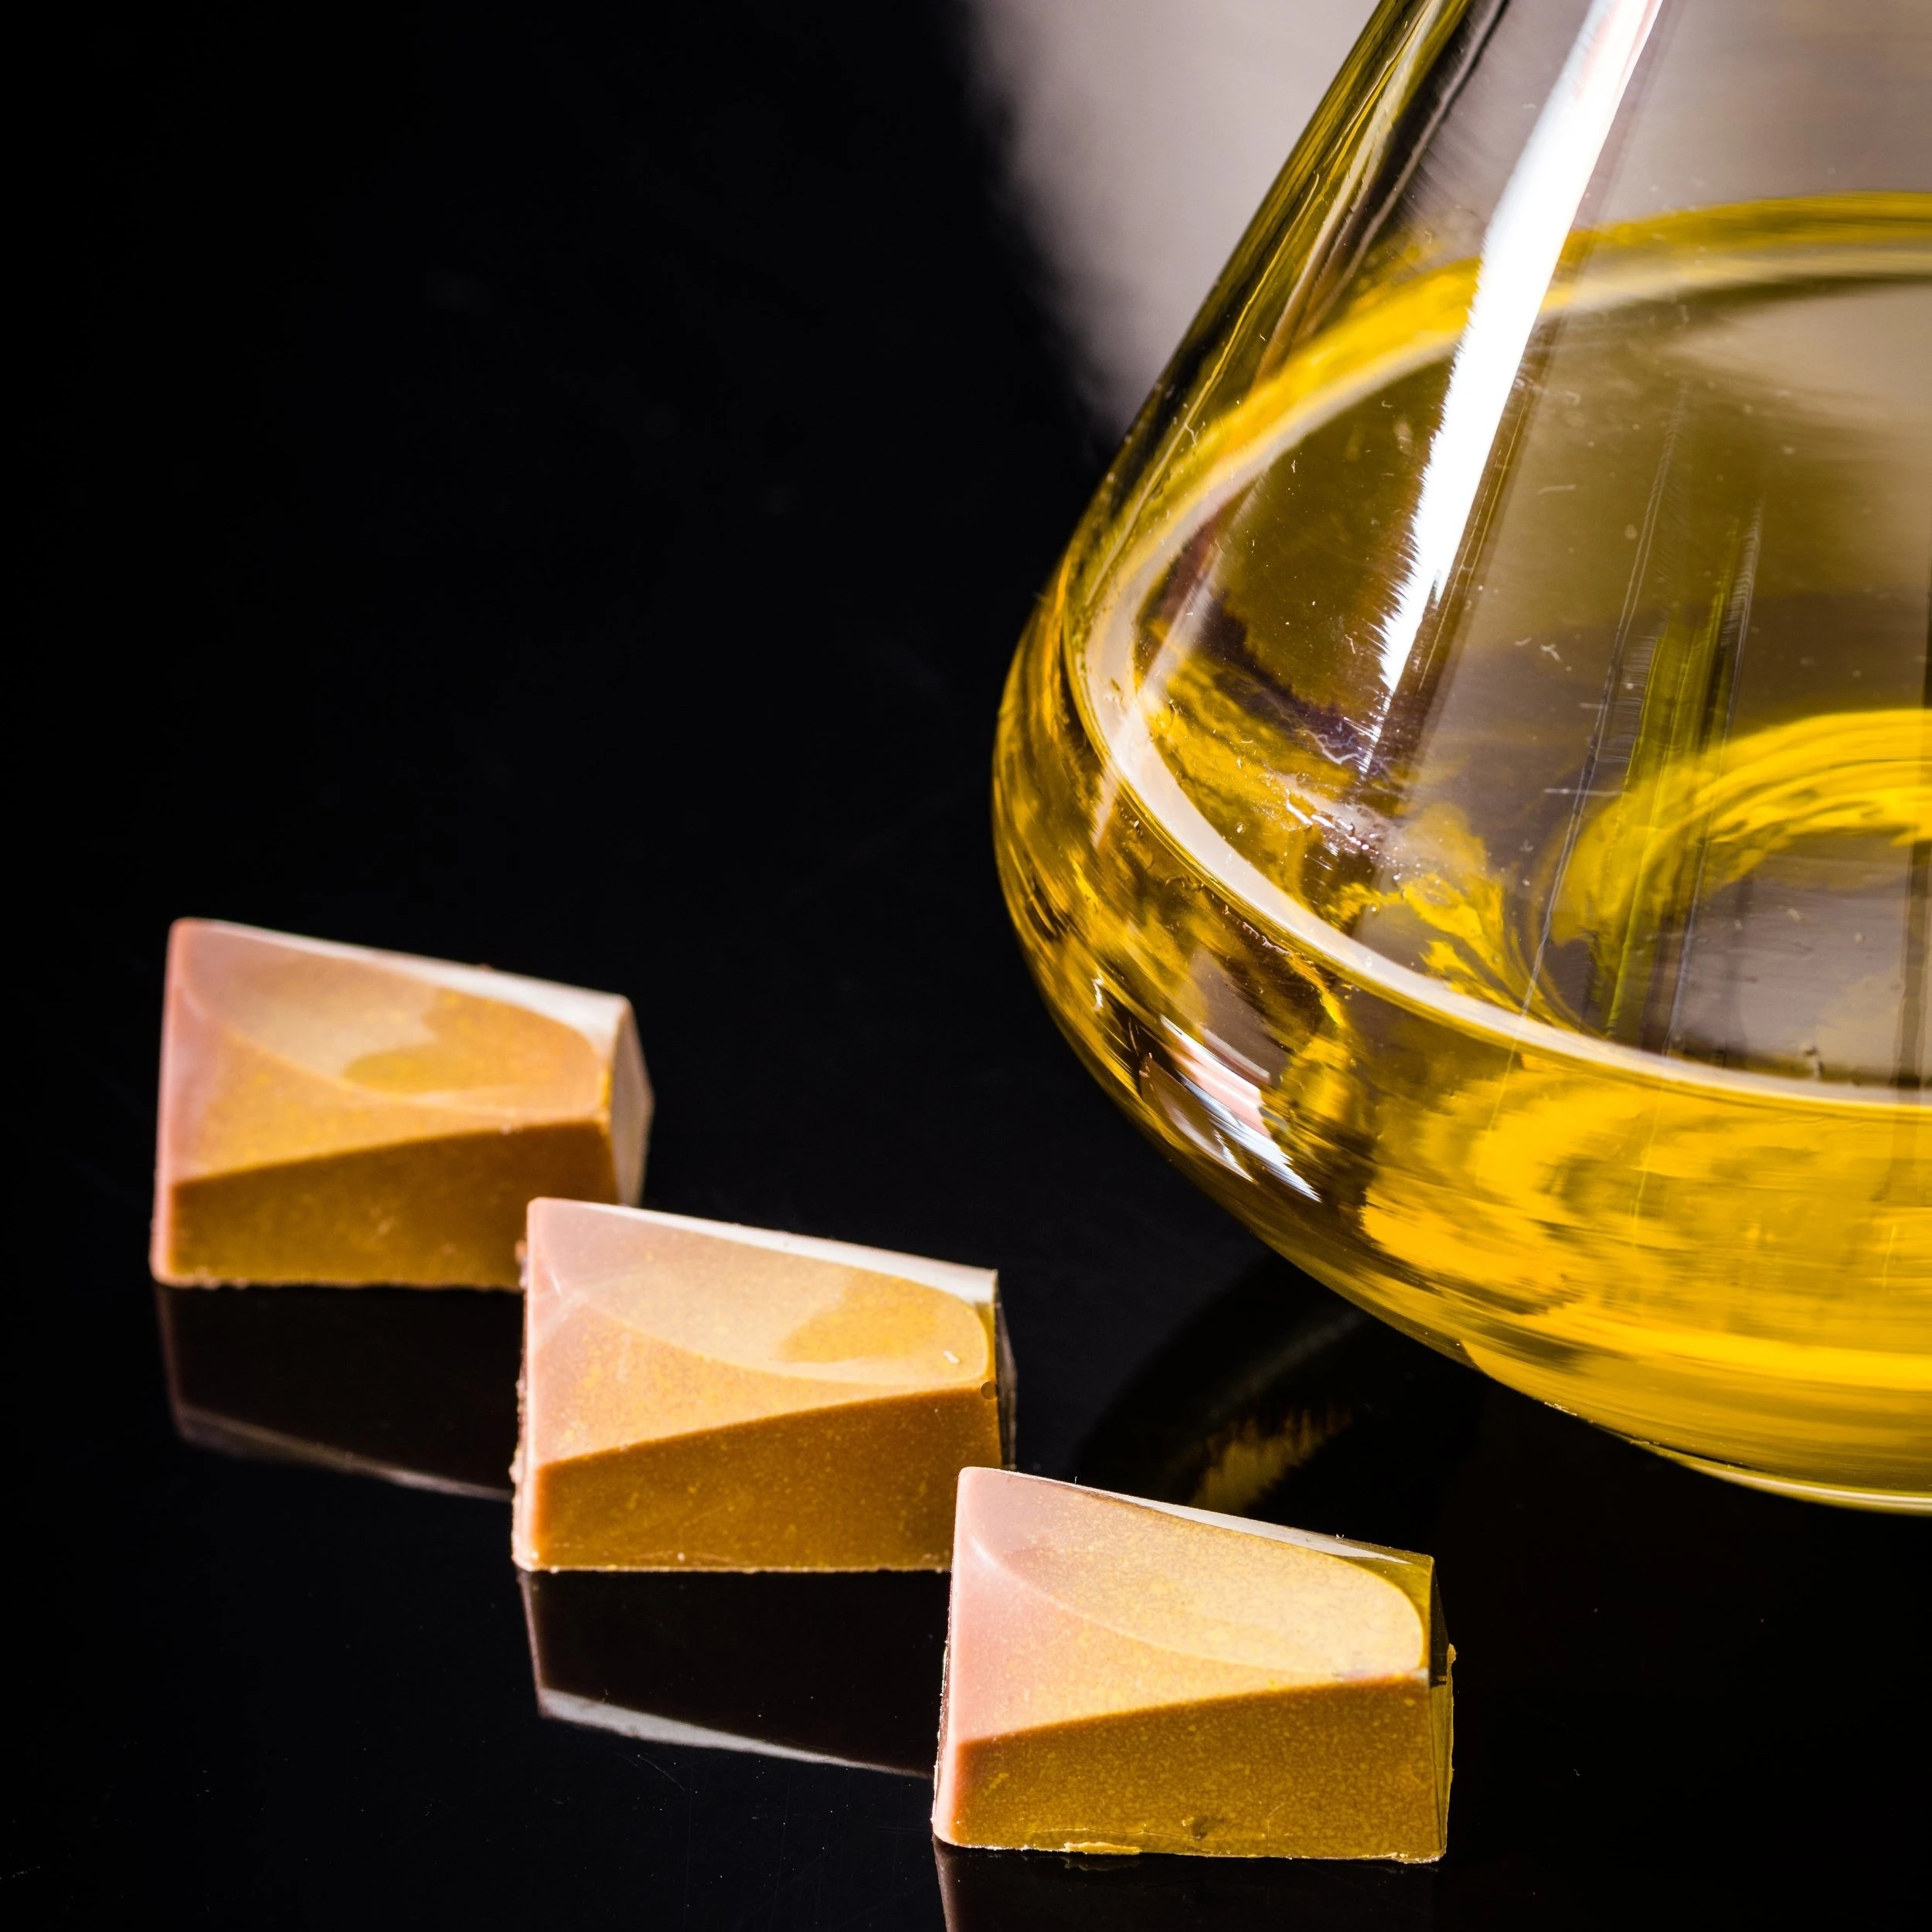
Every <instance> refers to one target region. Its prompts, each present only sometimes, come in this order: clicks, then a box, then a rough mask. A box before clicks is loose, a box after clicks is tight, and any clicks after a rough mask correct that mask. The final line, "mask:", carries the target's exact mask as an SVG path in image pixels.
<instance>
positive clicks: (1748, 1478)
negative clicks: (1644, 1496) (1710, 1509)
mask: <svg viewBox="0 0 1932 1932" xmlns="http://www.w3.org/2000/svg"><path fill="white" fill-rule="evenodd" d="M1638 1446H1639V1447H1641V1448H1645V1449H1649V1450H1651V1451H1655V1453H1656V1454H1658V1455H1660V1456H1667V1457H1668V1458H1669V1459H1670V1460H1671V1461H1672V1462H1681V1463H1682V1464H1683V1465H1684V1467H1685V1468H1686V1469H1698V1470H1701V1471H1702V1472H1703V1473H1704V1474H1705V1475H1707V1476H1716V1477H1719V1478H1722V1479H1723V1481H1726V1482H1734V1483H1736V1484H1737V1485H1739V1486H1740V1488H1745V1489H1762V1490H1765V1491H1767V1492H1769V1493H1770V1495H1774V1496H1791V1497H1794V1498H1796V1499H1797V1500H1798V1502H1824V1503H1832V1504H1834V1505H1836V1506H1837V1507H1838V1509H1870V1510H1876V1511H1877V1512H1880V1513H1881V1514H1883V1515H1894V1516H1932V1493H1928V1492H1925V1491H1923V1490H1917V1489H1868V1488H1847V1487H1845V1486H1842V1485H1838V1484H1836V1483H1825V1482H1807V1481H1805V1480H1804V1478H1802V1477H1798V1476H1777V1475H1767V1474H1766V1473H1765V1472H1764V1471H1763V1470H1760V1469H1740V1468H1739V1467H1738V1466H1737V1465H1736V1464H1735V1463H1730V1462H1713V1461H1712V1460H1711V1459H1710V1458H1709V1457H1708V1456H1693V1455H1691V1454H1688V1453H1686V1452H1685V1451H1683V1450H1682V1449H1666V1448H1665V1447H1663V1446H1662V1444H1658V1443H1655V1442H1646V1443H1642V1444H1639V1445H1638Z"/></svg>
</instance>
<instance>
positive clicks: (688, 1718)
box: [523, 1573, 946, 1777]
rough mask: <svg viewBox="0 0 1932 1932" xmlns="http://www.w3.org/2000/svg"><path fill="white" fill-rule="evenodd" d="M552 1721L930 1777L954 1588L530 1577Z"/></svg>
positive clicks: (842, 1580)
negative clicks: (948, 1596) (948, 1607)
mask: <svg viewBox="0 0 1932 1932" xmlns="http://www.w3.org/2000/svg"><path fill="white" fill-rule="evenodd" d="M523 1590H524V1604H525V1607H526V1611H527V1612H528V1614H529V1623H530V1653H531V1661H532V1665H533V1666H534V1668H535V1670H536V1689H537V1702H538V1704H539V1706H540V1707H541V1709H543V1713H544V1714H545V1715H546V1716H549V1717H556V1718H562V1719H565V1720H566V1721H567V1722H569V1723H578V1724H594V1725H597V1726H600V1727H601V1728H602V1729H604V1730H614V1731H620V1732H622V1733H624V1735H625V1736H629V1737H640V1738H647V1739H650V1740H655V1742H657V1743H664V1744H702V1745H710V1746H713V1747H718V1748H721V1749H723V1750H743V1751H757V1752H760V1753H764V1754H765V1755H767V1756H770V1757H805V1758H818V1759H823V1760H828V1761H829V1762H832V1763H835V1764H859V1765H865V1766H869V1767H872V1768H874V1769H877V1770H890V1771H905V1772H910V1773H911V1774H914V1775H916V1776H918V1777H930V1775H931V1774H932V1767H933V1750H934V1738H935V1736H936V1735H937V1731H938V1728H939V1679H940V1659H941V1658H942V1656H943V1655H944V1648H945V1631H946V1580H945V1579H944V1577H940V1576H936V1575H934V1574H931V1573H924V1574H920V1573H912V1574H902V1575H892V1574H881V1575H875V1576H816V1577H797V1576H794V1577H770V1576H767V1577H747V1576H721V1575H716V1574H713V1575H705V1576H693V1575H685V1576H665V1575H657V1576H628V1577H611V1576H583V1575H539V1576H530V1577H525V1578H524V1580H523Z"/></svg>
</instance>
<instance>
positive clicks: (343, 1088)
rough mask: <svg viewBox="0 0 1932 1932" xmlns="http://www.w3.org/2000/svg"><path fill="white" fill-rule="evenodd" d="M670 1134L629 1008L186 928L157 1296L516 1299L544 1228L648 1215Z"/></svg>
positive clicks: (277, 936)
mask: <svg viewBox="0 0 1932 1932" xmlns="http://www.w3.org/2000/svg"><path fill="white" fill-rule="evenodd" d="M650 1118H651V1092H650V1088H649V1087H648V1084H647V1083H646V1081H645V1073H644V1061H643V1059H642V1056H641V1055H640V1053H639V1052H638V1039H637V1031H636V1029H635V1027H634V1025H633V1024H632V1022H631V1008H630V1004H629V1002H628V1001H625V1000H623V999H620V998H617V997H616V996H615V995H611V994H607V993H587V992H580V990H579V989H578V988H575V987H572V986H557V985H551V984H550V983H549V982H548V981H544V980H536V979H524V978H519V976H517V975H515V974H511V973H493V972H490V971H485V970H484V969H483V968H476V967H467V966H452V965H448V964H444V962H443V961H440V960H432V959H417V958H413V957H410V956H408V955H406V954H400V953H379V952H371V951H369V950H368V949H367V948H366V947H360V946H337V945H332V944H328V943H327V942H325V941H324V940H315V939H296V938H291V937H288V936H287V935H286V934H281V933H264V932H258V931H256V930H254V929H253V928H252V927H246V926H228V925H222V924H219V923H211V922H209V921H206V920H192V919H184V920H178V921H177V922H176V923H175V929H174V933H173V936H172V939H171V940H170V941H169V944H168V994H167V1003H166V1007H165V1014H164V1017H163V1021H162V1056H161V1121H160V1134H159V1153H158V1174H157V1178H156V1185H155V1226H154V1247H153V1255H152V1260H153V1267H154V1272H155V1278H156V1279H157V1280H158V1281H170V1282H173V1283H175V1284H178V1285H180V1286H183V1287H189V1286H194V1285H197V1284H208V1283H213V1282H218V1281H236V1282H300V1283H307V1282H326V1283H332V1284H338V1285H347V1286H357V1287H359V1286H362V1285H364V1284H398V1285H403V1286H410V1287H451V1286H469V1287H512V1288H513V1287H515V1286H516V1285H517V1270H516V1243H517V1241H518V1240H519V1237H520V1236H522V1232H523V1210H524V1206H525V1204H526V1202H529V1200H530V1199H532V1197H533V1196H536V1195H539V1194H563V1195H576V1196H583V1197H584V1198H586V1199H590V1200H597V1201H617V1200H626V1201H634V1200H635V1199H637V1198H638V1189H639V1187H640V1185H641V1183H642V1179H643V1173H644V1152H645V1134H646V1132H647V1131H648V1128H649V1125H650Z"/></svg>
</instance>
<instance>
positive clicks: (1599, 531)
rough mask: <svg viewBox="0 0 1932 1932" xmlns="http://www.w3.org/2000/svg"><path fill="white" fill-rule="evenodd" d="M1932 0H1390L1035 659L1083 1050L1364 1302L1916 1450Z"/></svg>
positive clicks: (1095, 513)
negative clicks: (1779, 0)
mask: <svg viewBox="0 0 1932 1932" xmlns="http://www.w3.org/2000/svg"><path fill="white" fill-rule="evenodd" d="M1929 609H1932V6H1928V5H1927V4H1926V3H1925V0H1784V3H1783V4H1776V5H1773V4H1767V0H1535V4H1533V5H1530V4H1524V3H1523V0H1517V4H1515V5H1510V4H1507V0H1388V4H1385V5H1383V7H1382V8H1381V9H1380V10H1379V12H1377V14H1376V16H1375V17H1374V19H1372V21H1371V22H1370V23H1369V27H1368V29H1366V32H1365V34H1364V36H1363V38H1362V41H1361V42H1360V43H1359V46H1357V48H1356V49H1355V53H1353V55H1352V56H1351V58H1350V60H1349V63H1348V65H1347V66H1346V67H1345V69H1344V70H1343V72H1342V75H1341V77H1340V78H1339V79H1338V81H1337V83H1336V84H1335V88H1334V89H1333V90H1332V93H1331V94H1330V95H1329V97H1328V100H1326V102H1325V104H1324V105H1323V107H1322V108H1321V110H1320V111H1319V112H1318V114H1317V115H1316V117H1315V120H1314V121H1313V122H1312V123H1311V125H1310V127H1309V129H1308V132H1307V133H1306V134H1304V137H1303V139H1302V141H1301V145H1299V146H1298V148H1297V149H1296V151H1295V152H1294V155H1293V156H1292V157H1291V160H1290V162H1289V163H1288V165H1287V168H1286V170H1285V171H1284V173H1283V175H1282V176H1281V179H1280V181H1279V182H1277V185H1276V186H1275V188H1274V190H1273V191H1272V192H1271V194H1270V198H1269V199H1268V200H1267V202H1266V203H1265V204H1264V206H1263V208H1262V209H1261V211H1260V213H1259V214H1258V216H1257V217H1256V219H1255V221H1254V223H1253V226H1252V227H1251V228H1250V231H1249V233H1248V234H1247V237H1246V238H1245V240H1243V243H1242V244H1241V246H1240V249H1239V250H1238V251H1237V252H1236V255H1235V257H1234V258H1233V261H1232V262H1231V263H1230V265H1229V267H1228V268H1227V270H1226V271H1225V273H1224V274H1223V277H1222V279H1221V281H1220V282H1219V284H1218V285H1217V286H1216V288H1215V290H1214V291H1213V294H1212V295H1211V296H1210V298H1209V301H1208V302H1207V304H1206V308H1204V309H1203V311H1202V314H1201V315H1200V317H1199V319H1198V320H1197V321H1196V324H1195V325H1194V326H1193V328H1192V331H1191V332H1190V333H1189V335H1188V337H1187V338H1186V339H1185V342H1183V343H1182V346H1181V348H1180V349H1179V352H1177V354H1176V355H1175V359H1174V361H1173V362H1172V365H1171V366H1170V367H1169V369H1168V371H1167V372H1166V374H1165V376H1164V377H1163V379H1162V382H1161V383H1160V385H1159V386H1158V388H1157V389H1156V391H1155V394H1154V396H1152V397H1151V399H1150V400H1149V401H1148V403H1147V405H1146V406H1145V409H1144V410H1143V411H1142V413H1141V417H1140V418H1139V420H1138V422H1137V423H1136V424H1135V426H1134V429H1133V430H1132V431H1131V434H1130V435H1129V437H1128V440H1127V443H1126V444H1125V446H1124V448H1123V449H1122V451H1121V454H1120V455H1119V457H1117V460H1116V461H1115V462H1114V464H1113V466H1112V468H1111V469H1110V471H1108V473H1107V476H1106V478H1105V479H1104V481H1103V483H1102V485H1101V486H1100V491H1099V492H1098V495H1097V498H1096V499H1095V501H1094V504H1093V505H1092V507H1091V508H1090V510H1089V512H1088V513H1087V516H1086V518H1085V519H1084V520H1083V522H1082V523H1081V525H1080V528H1079V529H1078V530H1077V532H1076V534H1075V536H1074V537H1073V542H1072V543H1071V546H1070V548H1069V549H1068V551H1067V553H1066V557H1065V559H1064V560H1063V563H1062V564H1061V566H1060V569H1059V570H1058V572H1057V573H1056V575H1055V577H1053V580H1052V582H1051V583H1050V585H1049V588H1048V591H1047V593H1046V595H1045V597H1043V599H1042V600H1041V604H1040V606H1039V611H1038V612H1037V614H1036V618H1035V621H1034V622H1033V623H1032V626H1031V627H1030V628H1029V631H1028V633H1027V634H1026V638H1025V639H1024V640H1023V641H1022V645H1021V647H1020V650H1019V655H1018V656H1017V658H1016V659H1015V663H1014V666H1013V670H1012V678H1011V680H1010V682H1009V687H1008V691H1007V696H1006V700H1005V706H1004V709H1003V710H1002V719H1001V726H1000V736H999V743H998V753H997V759H996V770H995V821H996V832H997V837H998V850H999V857H1000V862H1001V868H1002V879H1003V881H1004V884H1005V890H1006V893H1007V896H1008V901H1009V906H1010V909H1011V910H1012V916H1013V917H1014V920H1015V923H1016V924H1017V926H1018V928H1019V933H1020V936H1021V939H1022V944H1023V946H1024V947H1025V949H1026V954H1027V956H1028V958H1029V963H1030V964H1031V966H1032V970H1033V971H1034V973H1035V975H1036V977H1037V978H1038V980H1039V983H1040V985H1041V986H1042V988H1043V990H1044V992H1045V993H1046V997H1047V999H1048V1001H1049V1004H1050V1005H1051V1006H1052V1007H1053V1011H1054V1012H1055V1013H1056V1016H1057V1017H1058V1019H1059V1020H1060V1023H1061V1025H1062V1026H1063V1028H1064V1029H1065V1030H1066V1032H1067V1034H1068V1035H1069V1036H1070V1039H1072V1040H1073V1043H1074V1044H1075V1046H1077V1048H1078V1049H1079V1050H1080V1053H1081V1054H1082V1055H1083V1057H1084V1058H1085V1059H1086V1060H1087V1063H1089V1065H1090V1066H1091V1067H1092V1068H1093V1070H1094V1071H1095V1072H1096V1073H1097V1074H1098V1076H1099V1077H1100V1079H1101V1080H1102V1082H1103V1083H1104V1084H1105V1085H1106V1086H1107V1087H1108V1088H1109V1090H1111V1091H1112V1092H1113V1093H1114V1094H1115V1096H1116V1097H1117V1098H1118V1099H1119V1100H1121V1103H1122V1104H1123V1105H1124V1107H1126V1108H1127V1109H1128V1111H1129V1113H1130V1114H1132V1115H1133V1116H1134V1118H1135V1119H1136V1120H1137V1121H1139V1122H1140V1123H1141V1124H1142V1125H1143V1126H1144V1127H1145V1128H1146V1129H1147V1130H1148V1131H1149V1132H1150V1133H1151V1134H1153V1135H1154V1136H1155V1138H1156V1139H1157V1140H1158V1141H1159V1142H1160V1144H1161V1145H1162V1146H1163V1147H1164V1148H1165V1149H1166V1150H1167V1151H1168V1152H1169V1153H1170V1154H1171V1155H1172V1156H1173V1157H1174V1158H1176V1159H1177V1160H1178V1161H1179V1162H1181V1163H1182V1165H1183V1166H1184V1167H1185V1168H1187V1169H1188V1170H1189V1172H1191V1173H1192V1174H1193V1175H1194V1176H1195V1177H1196V1179H1198V1180H1199V1182H1201V1183H1202V1185H1204V1186H1205V1187H1206V1188H1207V1189H1208V1190H1209V1192H1212V1193H1213V1195H1215V1196H1216V1197H1217V1198H1218V1199H1220V1200H1221V1201H1222V1202H1224V1203H1225V1204H1226V1206H1228V1207H1230V1209H1233V1211H1234V1212H1235V1213H1236V1214H1237V1215H1239V1216H1241V1218H1242V1219H1244V1220H1245V1221H1247V1223H1249V1224H1250V1226H1253V1228H1254V1229H1255V1230H1257V1232H1258V1233H1260V1234H1261V1235H1262V1236H1264V1238H1265V1239H1266V1240H1268V1241H1269V1242H1270V1243H1273V1244H1274V1246H1275V1247H1278V1248H1279V1249H1281V1250H1282V1251H1283V1252H1284V1253H1287V1254H1288V1255H1290V1256H1291V1257H1293V1258H1294V1259H1295V1260H1298V1261H1299V1262H1300V1263H1301V1264H1303V1265H1304V1267H1307V1268H1308V1269H1309V1270H1311V1271H1312V1272H1313V1273H1315V1274H1317V1275H1318V1276H1319V1277H1321V1279H1322V1280H1324V1281H1326V1282H1328V1284H1330V1285H1331V1286H1332V1287H1335V1288H1337V1289H1338V1290H1339V1291H1341V1292H1342V1293H1343V1294H1346V1295H1349V1296H1350V1297H1352V1298H1353V1299H1355V1301H1359V1302H1360V1303H1362V1304H1363V1305H1364V1306H1365V1307H1366V1308H1369V1309H1371V1310H1372V1311H1374V1312H1376V1314H1378V1315H1381V1316H1383V1317H1384V1318H1386V1319H1387V1320H1389V1321H1392V1322H1393V1323H1395V1324H1396V1325H1397V1326H1398V1327H1400V1328H1403V1329H1405V1330H1406V1331H1407V1332H1410V1334H1412V1335H1417V1336H1419V1337H1420V1338H1423V1339H1424V1340H1426V1341H1427V1342H1430V1343H1432V1344H1434V1345H1436V1346H1437V1347H1438V1348H1440V1349H1444V1350H1446V1351H1448V1352H1451V1353H1453V1354H1454V1355H1458V1356H1460V1357H1461V1358H1462V1359H1464V1360H1466V1361H1468V1362H1471V1363H1472V1364H1474V1365H1475V1366H1477V1367H1478V1368H1480V1369H1483V1370H1485V1371H1486V1372H1488V1373H1489V1374H1491V1375H1492V1376H1495V1377H1496V1378H1498V1379H1499V1380H1501V1381H1503V1382H1505V1383H1509V1385H1511V1386H1513V1387H1515V1388H1517V1389H1522V1390H1525V1391H1526V1392H1528V1393H1530V1394H1532V1395H1534V1396H1538V1397H1540V1398H1541V1399H1543V1400H1546V1401H1548V1402H1550V1403H1554V1404H1556V1405H1557V1406H1560V1407H1562V1408H1563V1409H1566V1410H1570V1411H1572V1412H1573V1413H1577V1414H1578V1415H1580V1416H1583V1417H1588V1418H1589V1419H1590V1420H1593V1421H1594V1422H1597V1423H1600V1424H1602V1425H1604V1427H1607V1428H1610V1429H1612V1430H1617V1432H1619V1433H1620V1434H1623V1435H1624V1436H1627V1437H1630V1438H1631V1439H1632V1440H1636V1441H1638V1442H1641V1443H1643V1444H1647V1445H1649V1446H1650V1447H1654V1448H1656V1449H1658V1450H1661V1451H1664V1452H1665V1453H1666V1454H1670V1455H1672V1456H1675V1457H1677V1458H1680V1459H1681V1460H1682V1461H1686V1462H1689V1463H1692V1464H1696V1466H1699V1467H1700V1468H1706V1469H1709V1470H1711V1471H1715V1472H1716V1473H1719V1474H1720V1475H1727V1476H1730V1477H1733V1478H1736V1479H1738V1480H1740V1481H1747V1482H1750V1483H1753V1484H1757V1485H1760V1486H1764V1487H1767V1488H1774V1489H1778V1490H1783V1491H1787V1492H1791V1493H1794V1494H1801V1495H1810V1496H1813V1497H1817V1498H1823V1499H1827V1500H1835V1501H1838V1502H1849V1503H1856V1504H1862V1505H1866V1506H1870V1507H1879V1508H1894V1509H1927V1508H1928V1507H1932V1114H1928V1100H1929V1099H1932V1095H1929V1094H1928V1089H1927V1079H1928V1071H1929V1069H1932V710H1929V709H1928V705H1932V692H1928V675H1929V669H1928V667H1929V665H1932V653H1929V651H1928V611H1929Z"/></svg>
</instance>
